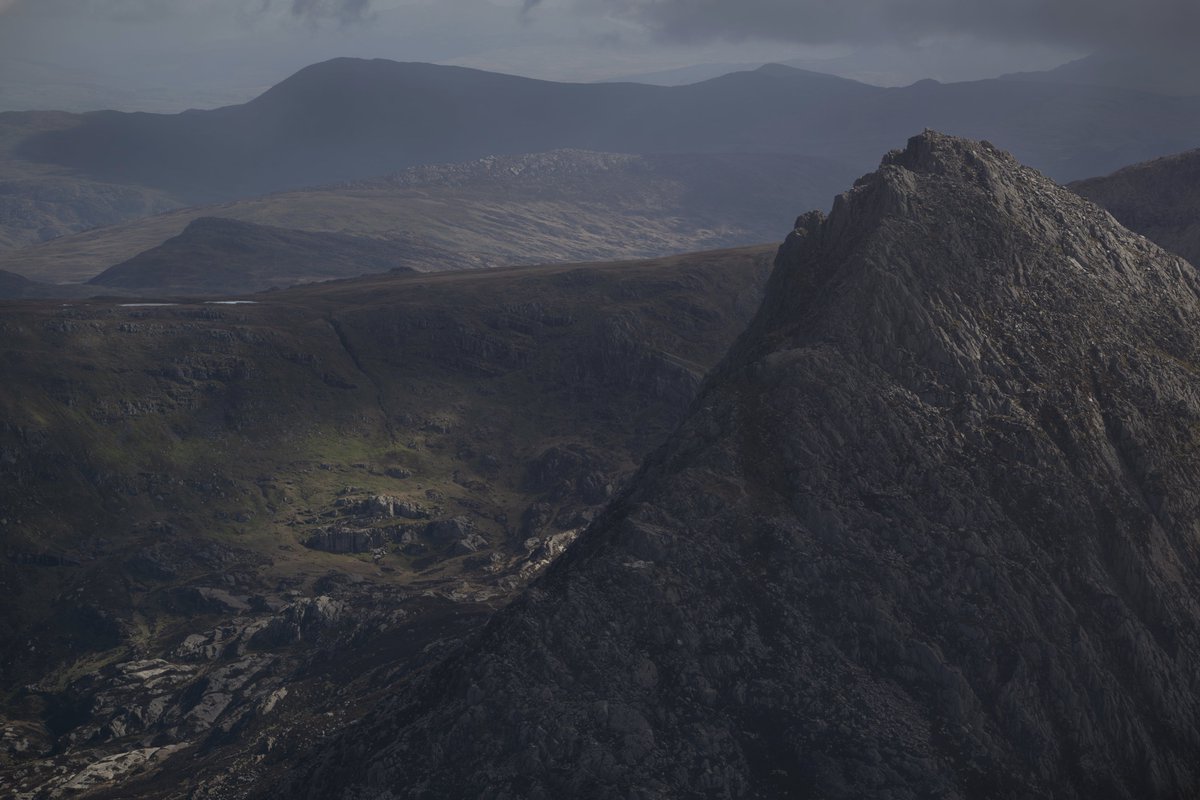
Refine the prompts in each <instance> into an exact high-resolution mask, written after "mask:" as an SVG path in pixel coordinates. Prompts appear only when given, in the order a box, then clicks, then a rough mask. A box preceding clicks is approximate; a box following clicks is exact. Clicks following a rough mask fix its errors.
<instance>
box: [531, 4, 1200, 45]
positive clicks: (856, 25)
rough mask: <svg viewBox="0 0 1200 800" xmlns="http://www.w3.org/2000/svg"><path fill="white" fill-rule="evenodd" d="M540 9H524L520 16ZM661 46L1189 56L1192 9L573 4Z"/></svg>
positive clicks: (1196, 20) (1197, 7) (1199, 7)
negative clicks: (747, 43)
mask: <svg viewBox="0 0 1200 800" xmlns="http://www.w3.org/2000/svg"><path fill="white" fill-rule="evenodd" d="M539 4H540V0H528V1H527V2H526V8H527V9H529V8H532V7H534V6H537V5H539ZM577 5H578V6H579V7H581V8H587V9H591V10H603V11H605V12H608V13H614V14H617V15H620V16H623V17H626V18H629V19H633V20H636V21H638V22H641V23H643V24H645V25H646V26H648V27H649V28H650V29H651V30H653V31H655V32H656V33H658V34H659V35H661V36H663V37H664V38H667V39H675V40H681V41H696V40H704V39H714V38H721V39H733V40H737V39H775V40H783V41H793V42H797V43H803V44H821V43H833V42H864V43H865V42H901V43H914V42H920V41H922V40H928V39H929V38H931V37H937V36H963V35H965V36H972V37H975V38H978V39H984V40H991V41H1001V42H1044V43H1054V44H1070V45H1085V46H1099V47H1109V46H1116V45H1120V46H1128V45H1147V44H1156V45H1163V46H1173V45H1177V46H1192V47H1194V46H1195V45H1194V43H1195V36H1196V32H1197V31H1200V3H1198V2H1196V0H577Z"/></svg>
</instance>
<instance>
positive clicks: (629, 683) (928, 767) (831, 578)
mask: <svg viewBox="0 0 1200 800" xmlns="http://www.w3.org/2000/svg"><path fill="white" fill-rule="evenodd" d="M1198 290H1200V286H1198V284H1197V280H1196V277H1195V273H1194V271H1193V270H1192V269H1191V268H1190V267H1189V266H1188V265H1187V264H1186V263H1185V262H1184V261H1182V260H1181V259H1179V258H1177V257H1174V256H1171V255H1168V254H1166V253H1164V252H1163V251H1162V250H1161V249H1159V248H1158V247H1156V246H1154V245H1152V244H1151V243H1149V242H1147V241H1146V240H1144V239H1142V238H1141V237H1139V236H1136V235H1134V234H1132V233H1130V232H1129V231H1127V230H1125V229H1124V228H1121V227H1120V226H1118V225H1116V224H1114V223H1113V222H1112V220H1111V218H1110V217H1109V216H1108V215H1106V214H1104V213H1102V212H1100V211H1099V210H1097V209H1096V208H1095V207H1094V206H1093V205H1091V204H1090V203H1087V202H1086V201H1083V200H1081V199H1079V198H1078V197H1076V196H1074V195H1072V194H1070V193H1069V192H1067V191H1065V190H1063V189H1061V188H1059V187H1058V186H1056V185H1054V184H1053V183H1051V182H1050V181H1048V180H1046V179H1045V178H1043V177H1042V176H1041V175H1039V174H1038V173H1036V172H1034V171H1033V170H1030V169H1028V168H1025V167H1023V166H1021V165H1020V164H1018V163H1017V162H1016V161H1015V160H1014V159H1012V158H1011V157H1010V156H1008V155H1006V154H1004V153H1002V152H1000V151H998V150H996V149H994V148H993V147H992V146H990V145H988V144H980V143H973V142H969V141H964V140H959V139H953V138H949V137H945V136H942V135H939V134H934V133H926V134H924V135H922V136H918V137H916V138H914V139H912V140H911V141H910V142H909V144H908V147H907V149H906V150H904V151H897V152H894V153H892V154H890V155H888V156H887V157H886V158H885V159H884V163H883V165H882V166H881V168H880V169H879V171H878V172H876V173H874V174H872V175H869V176H867V177H866V178H864V179H862V180H861V181H860V182H859V183H858V184H857V185H856V186H855V188H854V189H853V190H851V191H850V192H848V193H847V194H845V195H843V196H842V197H840V198H839V200H838V202H837V203H836V204H835V206H834V210H833V212H832V213H831V215H830V216H829V218H828V219H823V218H822V217H821V216H820V215H818V214H811V215H808V216H805V217H803V218H801V219H800V220H799V221H798V224H797V228H796V231H795V233H794V234H793V235H792V236H790V237H789V238H788V240H787V242H786V243H785V244H784V245H783V247H782V248H781V249H780V252H779V256H778V259H777V262H776V268H775V272H774V274H773V276H772V278H771V281H770V284H769V286H768V291H767V299H766V301H765V302H764V305H763V307H762V309H761V311H760V312H759V314H758V316H757V318H756V320H755V322H754V323H753V324H752V325H751V326H750V328H749V330H748V332H747V333H746V334H745V335H744V336H743V337H742V339H741V340H740V342H739V343H738V344H737V345H736V346H735V347H734V349H733V351H732V352H731V354H730V355H729V357H728V358H727V359H726V361H725V362H724V364H723V365H722V366H721V367H720V368H718V369H717V370H716V371H715V373H714V374H713V375H712V376H711V378H710V379H709V380H708V381H707V384H706V387H705V388H704V389H703V390H702V392H701V394H700V396H699V398H698V399H697V400H696V401H695V402H694V404H693V406H692V410H691V414H690V416H689V418H688V419H687V420H686V421H685V422H684V423H683V424H682V426H681V427H680V428H679V429H678V430H677V431H676V432H675V434H674V435H673V436H672V438H671V439H670V440H669V442H668V443H667V444H666V445H665V446H664V447H663V448H661V449H660V450H659V451H657V452H656V453H655V454H654V455H652V456H651V457H650V458H649V459H648V460H647V461H646V463H645V464H644V466H643V468H642V469H641V470H640V472H639V473H638V474H637V475H636V476H635V478H634V479H633V480H632V482H631V485H630V487H629V489H628V490H627V491H626V492H624V493H623V494H622V495H621V496H620V497H619V498H617V499H616V500H615V501H614V502H613V503H612V505H611V506H610V507H609V508H608V509H607V511H606V512H605V514H604V515H603V516H602V517H601V518H600V519H599V520H597V522H596V523H594V524H593V525H592V527H591V528H590V529H589V530H588V531H586V532H585V533H584V534H583V535H582V536H581V538H580V539H579V540H578V541H577V543H576V544H575V545H574V546H573V547H572V548H571V549H570V550H568V552H567V553H566V554H565V555H564V557H563V558H562V559H561V560H559V561H558V562H557V563H556V564H555V565H554V566H553V567H552V568H551V570H550V571H549V572H548V573H547V574H546V575H545V576H544V577H543V578H542V579H540V580H539V581H538V582H536V583H535V584H534V585H533V586H532V587H531V588H530V589H529V590H527V591H526V592H525V593H524V595H523V596H522V597H521V598H520V599H519V600H518V601H516V602H515V603H514V604H513V605H512V606H511V607H509V608H508V609H507V610H506V611H505V612H504V613H502V614H501V615H499V616H497V617H496V618H495V619H493V621H492V622H491V623H490V624H489V626H488V628H487V629H486V630H485V632H484V633H483V634H482V635H481V636H480V637H479V638H478V639H477V640H476V641H475V642H474V643H473V644H472V645H471V646H470V647H469V648H467V649H466V650H465V651H464V652H463V653H462V654H461V655H459V656H456V657H454V658H451V659H450V660H448V661H447V662H445V663H444V664H443V665H442V666H441V667H439V668H438V669H437V670H436V671H434V672H433V673H431V674H430V675H429V676H428V677H427V678H426V679H424V680H422V681H418V682H416V683H414V684H411V685H409V686H408V687H405V688H401V689H399V690H397V692H396V693H395V696H394V697H393V698H392V699H391V700H390V701H389V702H387V703H384V704H381V706H380V708H379V709H378V710H377V711H376V712H375V713H373V714H372V715H371V716H370V717H369V718H368V719H367V720H364V721H362V722H360V723H358V724H356V725H354V726H353V727H351V728H349V729H347V731H346V732H345V733H344V734H343V735H341V736H340V737H339V738H337V739H336V740H334V741H332V742H327V743H325V744H323V745H322V746H321V747H319V748H317V749H316V750H315V751H314V752H313V754H312V758H313V759H314V761H313V763H312V765H311V766H309V765H308V764H305V765H304V766H301V767H299V768H298V770H297V772H296V779H295V780H294V781H293V782H292V783H291V784H290V785H286V786H285V785H282V784H279V783H278V782H276V781H273V782H272V784H271V786H270V787H269V788H266V787H264V789H265V791H263V794H265V795H267V796H274V797H282V796H287V797H297V796H303V797H312V798H316V797H342V798H356V800H358V799H360V798H385V797H386V798H404V797H465V796H479V797H489V798H514V797H560V796H573V797H631V796H638V797H679V796H717V797H785V796H786V797H797V796H799V797H823V798H851V797H892V798H917V797H939V798H979V797H1013V798H1016V797H1031V796H1032V797H1045V796H1054V797H1059V798H1091V797H1114V798H1118V797H1119V798H1140V797H1161V798H1187V797H1194V796H1195V795H1196V792H1197V789H1198V788H1200V762H1197V760H1196V758H1195V754H1196V753H1197V752H1200V691H1198V689H1200V686H1198V685H1197V681H1198V680H1200V678H1198V677H1197V676H1198V675H1200V531H1198V529H1197V519H1200V508H1198V505H1200V495H1198V494H1197V491H1196V486H1197V485H1200V441H1198V435H1197V431H1200V377H1198V375H1200V298H1198Z"/></svg>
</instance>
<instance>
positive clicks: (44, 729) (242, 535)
mask: <svg viewBox="0 0 1200 800" xmlns="http://www.w3.org/2000/svg"><path fill="white" fill-rule="evenodd" d="M770 254H771V249H770V248H750V249H743V250H735V251H721V252H714V253H708V254H699V255H693V256H686V257H677V258H672V259H666V260H659V261H651V262H631V263H616V264H605V265H574V266H559V267H528V268H512V269H505V270H490V271H486V272H468V273H444V274H440V275H415V274H393V275H384V276H379V277H376V278H372V279H363V280H356V281H346V282H335V283H331V284H323V285H319V286H313V287H309V288H305V289H296V290H292V291H289V292H279V293H272V294H269V295H261V296H259V298H258V299H257V300H255V301H246V302H234V301H220V302H204V301H197V302H194V303H174V304H170V303H168V304H155V303H123V302H120V301H100V300H97V301H89V302H83V303H72V304H65V305H64V304H61V303H58V302H48V303H40V304H39V303H29V302H26V303H18V304H12V305H7V306H4V307H3V308H0V329H2V332H3V336H4V340H5V348H4V354H3V361H2V366H0V369H3V373H4V375H5V385H4V391H3V392H0V402H2V403H3V420H4V423H3V428H2V429H0V475H2V480H0V487H2V488H0V509H3V511H2V513H0V517H2V519H0V531H2V535H3V541H4V559H3V561H0V591H3V592H4V594H5V596H6V602H5V603H4V604H3V610H2V612H0V653H3V655H2V656H0V697H2V698H3V712H2V715H3V722H2V723H0V730H2V732H0V737H2V739H0V763H2V766H0V785H3V786H5V787H6V789H8V790H10V791H12V792H15V793H17V796H20V797H60V796H62V797H74V796H78V794H79V793H81V792H92V793H96V792H100V793H103V792H106V791H108V792H115V794H116V796H124V797H130V796H133V795H134V793H135V791H140V790H135V789H134V788H132V787H131V786H130V785H128V782H129V781H130V780H131V779H134V778H136V777H137V776H139V775H142V776H145V775H147V774H157V771H158V770H160V769H162V768H164V767H171V768H172V769H174V768H175V767H178V768H180V769H183V770H185V771H186V772H188V773H195V774H197V775H198V774H203V775H205V776H207V777H206V778H205V782H206V785H210V786H211V787H212V791H213V792H217V794H218V795H219V794H220V791H225V790H219V791H218V788H217V787H220V786H221V785H223V783H222V782H223V781H225V780H226V779H228V778H229V776H230V775H234V776H237V778H238V780H243V779H245V776H247V775H250V774H258V773H253V772H247V771H246V770H247V769H251V767H252V766H253V765H255V764H257V763H258V762H259V761H261V757H262V756H263V755H264V754H267V753H274V754H275V755H274V756H272V758H286V757H288V756H285V755H284V754H287V753H292V754H298V753H300V752H302V751H303V749H304V748H306V747H308V746H310V745H311V744H313V743H314V742H315V741H316V740H317V739H318V738H319V737H320V736H321V735H322V734H323V733H324V732H330V731H332V730H334V729H337V728H339V727H341V726H342V725H343V724H345V723H346V722H348V721H349V720H350V719H352V718H353V717H354V716H356V715H357V714H359V713H361V712H365V710H366V709H367V708H369V707H370V705H372V704H373V703H374V702H376V698H378V696H379V693H380V692H381V691H383V690H385V689H386V688H387V687H389V686H390V685H392V684H393V683H394V682H396V681H397V680H400V679H401V677H402V676H403V675H404V674H407V673H408V672H411V671H412V670H415V669H418V668H419V667H421V666H423V665H427V664H429V663H433V662H435V661H438V660H440V659H441V658H442V657H443V656H444V655H445V654H446V653H447V652H450V651H452V650H454V649H455V648H456V647H457V646H458V642H459V641H460V640H461V639H462V637H464V636H465V635H466V634H467V633H469V632H470V631H472V630H474V629H476V628H478V627H479V626H481V625H482V624H483V622H484V621H485V620H486V619H487V617H488V616H489V615H490V614H491V613H492V612H493V611H494V610H495V609H496V608H497V607H499V606H500V605H502V604H504V603H505V602H507V600H508V598H510V597H511V596H512V595H513V593H514V592H516V591H518V590H519V589H520V588H521V587H523V586H524V585H525V584H526V583H527V582H528V581H529V579H530V578H531V577H532V576H533V575H535V574H537V573H538V572H539V571H541V570H542V569H544V568H545V567H546V566H547V565H548V564H549V563H550V562H551V561H552V560H553V559H554V558H555V557H557V556H558V555H559V554H560V553H561V552H562V551H563V549H565V547H566V546H567V544H568V543H569V542H570V541H572V540H573V539H574V538H575V537H576V536H577V535H578V533H579V531H580V530H582V529H583V528H584V527H586V526H587V524H588V523H589V521H590V520H591V519H592V517H593V516H594V515H595V514H596V512H597V511H598V510H599V509H600V508H601V507H603V505H604V504H605V503H606V502H607V501H608V499H609V498H610V497H611V496H612V495H613V494H614V493H615V492H616V491H617V489H618V488H619V487H620V486H621V485H622V483H623V482H624V480H625V479H626V478H627V476H628V475H629V474H630V473H631V472H632V471H633V469H634V468H635V467H636V464H637V463H638V461H639V460H640V459H641V458H642V457H643V456H644V455H645V453H646V452H647V450H648V449H649V448H650V447H652V446H653V445H654V443H656V442H658V441H661V440H662V439H663V438H664V437H665V436H666V434H667V433H668V432H669V431H670V429H671V428H672V427H673V426H674V425H675V423H676V422H677V421H678V420H679V419H680V418H681V416H682V415H683V413H684V412H685V410H686V408H687V405H688V403H689V401H690V399H691V397H692V396H693V395H694V393H695V391H696V389H697V387H698V385H699V383H700V380H701V378H702V376H703V375H704V373H705V372H706V371H707V370H708V369H709V368H710V367H711V366H713V365H714V364H715V363H716V362H717V361H718V360H719V358H720V356H721V355H722V354H723V353H724V351H725V350H726V349H727V348H728V346H729V344H730V343H731V342H732V341H733V339H734V338H735V337H736V335H737V333H738V331H739V330H740V329H741V328H742V327H744V325H745V324H746V322H747V321H748V320H749V318H750V317H751V316H752V314H753V312H754V309H755V308H756V307H757V305H758V302H759V299H760V297H761V288H762V284H763V282H764V281H765V279H766V275H767V270H768V267H769V262H770ZM47 364H53V365H54V368H53V369H52V370H47V369H46V365H47ZM210 782H211V783H210ZM185 783H188V781H185ZM238 785H240V784H238ZM213 796H217V795H213Z"/></svg>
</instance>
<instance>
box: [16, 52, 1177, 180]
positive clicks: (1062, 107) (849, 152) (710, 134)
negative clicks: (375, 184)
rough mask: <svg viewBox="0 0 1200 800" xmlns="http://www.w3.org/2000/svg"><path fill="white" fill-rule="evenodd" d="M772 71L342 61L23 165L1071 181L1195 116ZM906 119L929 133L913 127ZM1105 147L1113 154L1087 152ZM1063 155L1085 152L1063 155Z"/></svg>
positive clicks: (38, 152)
mask: <svg viewBox="0 0 1200 800" xmlns="http://www.w3.org/2000/svg"><path fill="white" fill-rule="evenodd" d="M781 69H786V68H781V67H773V68H770V69H767V70H765V71H764V70H759V71H751V72H739V73H733V74H731V75H726V76H722V77H719V78H715V79H712V80H709V81H704V82H701V83H697V84H692V85H688V86H681V87H655V86H645V85H637V84H559V83H553V82H548V81H536V80H533V79H528V78H518V77H514V76H504V75H498V74H493V73H486V72H481V71H477V70H469V69H466V68H456V67H441V66H434V65H426V64H417V63H407V64H402V63H399V62H387V61H383V60H380V61H360V60H353V59H341V60H336V61H333V62H325V63H323V64H318V65H313V66H310V67H308V68H306V69H305V70H302V71H301V72H300V73H298V74H297V75H296V76H293V77H292V78H290V79H287V80H285V81H284V82H282V83H281V84H279V85H278V86H277V87H275V88H273V89H271V90H268V91H267V92H266V93H264V94H263V95H260V97H259V98H256V99H255V100H253V101H251V102H249V103H247V104H244V105H241V106H229V107H225V108H221V109H216V110H213V111H204V112H187V113H185V114H179V115H173V116H172V115H150V114H120V113H117V112H96V113H93V114H89V115H84V116H81V117H79V118H77V119H76V120H75V122H76V123H77V124H74V125H73V126H71V127H66V128H64V129H61V130H49V131H42V132H40V133H34V134H33V135H31V136H29V137H28V138H26V139H25V140H24V141H23V142H22V143H21V144H20V145H19V147H18V149H17V153H18V155H19V156H20V157H22V158H25V159H27V160H29V161H32V162H37V163H43V164H52V165H58V166H60V167H67V168H69V169H72V170H75V171H76V172H78V173H81V174H83V175H86V176H89V177H91V178H94V179H97V180H120V181H121V182H124V183H131V184H142V185H145V186H149V187H154V188H157V189H159V190H162V191H166V192H169V193H172V194H174V195H178V196H181V197H186V198H188V199H190V200H191V202H211V201H214V200H219V199H229V198H231V197H235V196H244V195H247V194H259V193H262V192H265V191H276V190H279V189H284V188H294V187H297V186H303V185H311V184H314V183H326V182H330V181H335V180H346V179H356V178H365V177H368V176H370V175H373V174H381V173H384V172H388V171H392V170H395V169H399V168H403V167H406V166H411V165H414V164H419V163H429V162H436V161H461V160H469V159H472V158H478V157H481V156H484V155H488V154H492V155H496V154H504V153H514V152H530V151H540V150H551V149H556V148H582V149H588V150H600V151H620V152H635V153H661V152H676V153H678V152H729V151H742V152H747V151H748V152H791V153H799V154H808V155H818V154H819V155H823V156H826V157H829V158H831V159H833V160H836V161H841V162H844V163H846V164H848V165H850V166H851V167H852V168H854V169H856V170H859V169H863V168H865V167H867V166H868V165H869V164H870V163H871V161H872V160H873V159H874V158H875V156H876V154H877V153H878V152H880V151H881V150H883V149H885V147H886V143H887V142H888V141H892V140H894V137H896V136H898V135H899V131H901V130H906V129H910V128H911V127H912V126H913V125H914V124H915V125H917V126H920V125H938V126H940V127H944V128H945V127H949V128H953V129H954V130H955V132H957V133H960V134H967V135H971V134H974V135H978V133H979V132H980V131H981V130H989V129H991V130H993V131H994V133H993V138H997V139H999V140H1000V141H1001V142H1002V143H1003V144H1005V145H1006V146H1008V147H1010V148H1011V149H1013V150H1015V151H1018V153H1019V154H1020V155H1022V156H1024V157H1026V158H1027V159H1029V160H1033V161H1035V162H1036V163H1037V164H1038V165H1039V166H1040V167H1042V168H1044V169H1046V170H1047V171H1048V172H1050V173H1051V174H1053V175H1054V177H1056V178H1060V179H1069V178H1076V177H1080V176H1081V175H1094V174H1097V173H1099V172H1103V171H1107V170H1108V169H1112V168H1116V167H1117V166H1120V165H1121V164H1124V163H1129V162H1131V161H1136V160H1140V159H1143V158H1145V157H1148V156H1151V155H1157V154H1161V153H1164V152H1170V151H1172V150H1179V149H1182V147H1184V146H1186V145H1185V144H1183V142H1184V140H1185V139H1186V138H1187V137H1188V136H1189V135H1194V133H1195V132H1197V131H1200V100H1198V99H1196V98H1167V97H1154V96H1149V95H1145V94H1144V93H1138V92H1129V91H1124V90H1120V89H1102V88H1098V87H1086V86H1082V87H1081V86H1075V85H1071V84H1056V83H1053V82H1050V83H1046V82H1025V81H1011V80H993V81H976V82H972V83H970V84H916V85H914V86H910V87H904V88H896V89H882V88H879V87H872V86H869V85H866V84H858V83H855V82H853V81H848V80H845V79H838V78H832V77H821V78H815V77H813V76H812V75H808V74H807V73H804V72H803V71H801V70H794V71H793V72H788V73H786V74H783V75H782V76H781V73H780V70H781ZM793 73H794V74H793ZM964 93H965V94H964ZM1114 103H1127V104H1129V108H1137V109H1138V112H1137V113H1138V115H1139V116H1140V117H1143V118H1145V119H1146V120H1147V123H1148V124H1147V125H1146V126H1144V127H1141V128H1138V129H1136V130H1131V129H1129V128H1128V127H1127V126H1124V125H1123V124H1122V123H1120V122H1119V120H1117V119H1116V118H1115V117H1114V110H1113V104H1114ZM1031 106H1033V107H1036V108H1038V109H1040V110H1041V113H1039V114H1038V115H1037V116H1036V117H1035V121H1036V123H1035V124H1034V125H1033V126H1032V127H1030V126H1022V127H1016V126H1014V125H1013V124H1012V119H1013V116H1014V114H1015V112H1016V111H1017V110H1018V109H1024V108H1028V107H1031ZM903 109H908V111H907V112H905V113H900V112H901V111H902V110H903ZM916 112H920V114H918V115H917V116H918V117H920V116H922V115H923V116H924V118H917V119H915V120H914V113H916ZM1068 112H1069V113H1068ZM1097 129H1100V130H1105V131H1109V132H1110V133H1111V134H1112V137H1111V140H1110V141H1104V142H1100V141H1094V140H1093V139H1089V138H1088V137H1086V136H1081V135H1079V134H1080V133H1081V132H1084V131H1087V132H1091V131H1094V130H1097ZM1064 139H1066V140H1069V141H1073V142H1089V145H1088V146H1087V147H1086V148H1084V149H1083V151H1082V152H1074V153H1065V152H1063V148H1062V146H1061V143H1062V141H1063V140H1064Z"/></svg>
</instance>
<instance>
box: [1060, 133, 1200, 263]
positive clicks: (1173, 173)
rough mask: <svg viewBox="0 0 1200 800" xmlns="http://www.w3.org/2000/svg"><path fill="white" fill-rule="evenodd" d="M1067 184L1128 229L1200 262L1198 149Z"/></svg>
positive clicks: (1190, 259) (1199, 165)
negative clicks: (1105, 210) (1101, 207)
mask: <svg viewBox="0 0 1200 800" xmlns="http://www.w3.org/2000/svg"><path fill="white" fill-rule="evenodd" d="M1070 189H1071V190H1072V191H1074V192H1076V193H1077V194H1080V195H1082V196H1083V197H1086V198H1087V199H1089V200H1091V201H1092V202H1094V203H1096V204H1097V205H1100V206H1103V207H1104V208H1105V209H1107V210H1108V211H1109V213H1111V214H1112V215H1113V216H1114V217H1116V218H1117V220H1118V221H1119V222H1120V223H1121V224H1122V225H1124V226H1125V227H1127V228H1129V229H1130V230H1132V231H1137V232H1138V233H1140V234H1142V235H1143V236H1145V237H1146V238H1147V239H1150V240H1152V241H1154V242H1155V243H1157V244H1158V245H1159V246H1161V247H1163V248H1165V249H1167V250H1170V251H1172V252H1175V253H1178V254H1179V255H1181V256H1183V257H1184V258H1186V259H1188V260H1189V261H1191V262H1192V263H1193V264H1200V221H1197V220H1200V150H1190V151H1188V152H1186V153H1179V154H1178V155H1173V156H1166V157H1164V158H1157V159H1154V160H1153V161H1147V162H1145V163H1142V164H1134V165H1132V166H1129V167H1125V168H1124V169H1121V170H1117V171H1116V172H1114V173H1113V174H1112V175H1108V176H1105V177H1102V178H1090V179H1088V180H1084V181H1076V182H1075V183H1072V184H1071V185H1070Z"/></svg>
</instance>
